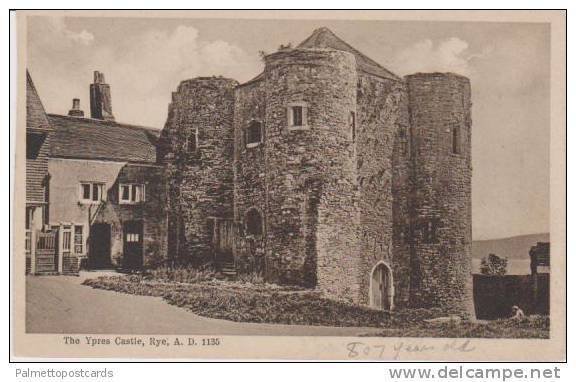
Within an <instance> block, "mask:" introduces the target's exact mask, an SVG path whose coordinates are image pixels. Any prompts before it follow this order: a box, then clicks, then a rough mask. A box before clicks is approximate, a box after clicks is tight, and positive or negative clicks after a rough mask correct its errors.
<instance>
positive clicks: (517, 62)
mask: <svg viewBox="0 0 576 382" xmlns="http://www.w3.org/2000/svg"><path fill="white" fill-rule="evenodd" d="M322 26H325V27H328V28H330V29H331V30H332V31H333V32H334V33H335V34H336V35H338V36H339V37H340V38H342V39H343V40H344V41H346V42H348V43H349V44H351V45H352V46H354V47H355V48H356V49H358V50H359V51H361V52H363V53H364V54H366V55H367V56H369V57H370V58H372V59H374V60H375V61H377V62H378V63H380V64H381V65H382V66H384V67H385V68H387V69H389V70H391V71H393V72H394V73H396V74H398V75H401V76H403V75H406V74H411V73H415V72H432V71H441V72H455V73H459V74H462V75H465V76H468V77H469V78H470V81H471V84H472V102H473V106H472V165H473V176H472V219H473V221H472V233H473V238H474V240H481V239H490V238H500V237H509V236H514V235H522V234H530V233H541V232H549V175H550V174H549V154H550V153H549V144H550V121H549V115H550V106H549V104H550V29H549V25H548V24H543V23H487V22H428V21H340V20H338V21H330V20H278V19H275V20H248V19H225V20H224V19H222V20H216V19H191V18H181V19H174V18H172V19H156V18H110V17H105V18H87V17H66V18H63V17H46V16H35V17H29V19H28V57H27V60H28V62H27V66H28V69H29V70H30V73H31V75H32V78H33V80H34V83H35V85H36V88H37V89H38V92H39V94H40V97H41V99H42V102H43V104H44V107H45V108H46V110H47V111H48V112H49V113H56V114H67V112H68V110H69V109H70V107H71V105H72V99H73V98H80V100H81V101H80V102H81V108H82V109H83V110H84V112H85V114H86V115H87V116H88V115H89V108H90V107H89V84H90V83H91V82H92V79H93V72H94V71H95V70H99V71H101V72H103V73H104V74H105V77H106V82H107V83H109V84H110V86H111V93H112V110H113V113H114V116H115V117H116V120H117V121H119V122H124V123H131V124H139V125H144V126H151V127H156V128H162V127H163V125H164V122H165V120H166V117H167V110H168V103H169V102H170V97H171V92H172V91H175V90H176V88H177V86H178V84H179V83H180V81H182V80H185V79H189V78H193V77H196V76H210V75H223V76H225V77H230V78H234V79H236V80H238V81H240V82H244V81H247V80H249V79H251V78H252V77H254V76H256V75H257V74H258V73H260V72H261V71H262V69H263V63H262V61H261V59H260V55H259V52H261V51H263V52H267V53H272V52H274V51H276V49H277V48H278V47H279V46H280V45H281V44H284V45H285V44H287V43H292V44H293V45H297V44H298V43H300V42H301V41H302V40H304V39H305V38H306V37H308V36H309V35H310V34H311V33H312V32H313V31H314V29H316V28H319V27H322Z"/></svg>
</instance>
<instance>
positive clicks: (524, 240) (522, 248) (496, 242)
mask: <svg viewBox="0 0 576 382" xmlns="http://www.w3.org/2000/svg"><path fill="white" fill-rule="evenodd" d="M538 241H550V234H549V233H537V234H532V235H522V236H514V237H508V238H505V239H491V240H477V241H473V242H472V257H473V258H475V259H481V258H483V257H484V256H486V255H488V254H490V253H494V254H496V255H498V256H500V257H507V258H508V259H520V260H529V259H530V257H529V256H528V251H530V247H532V246H533V245H536V243H537V242H538Z"/></svg>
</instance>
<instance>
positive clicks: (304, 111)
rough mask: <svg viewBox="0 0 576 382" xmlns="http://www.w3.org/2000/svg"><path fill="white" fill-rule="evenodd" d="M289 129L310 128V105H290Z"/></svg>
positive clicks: (301, 103)
mask: <svg viewBox="0 0 576 382" xmlns="http://www.w3.org/2000/svg"><path fill="white" fill-rule="evenodd" d="M287 114H288V128H289V129H294V130H298V129H306V128H307V127H308V104H307V103H306V102H292V103H290V104H288V109H287Z"/></svg>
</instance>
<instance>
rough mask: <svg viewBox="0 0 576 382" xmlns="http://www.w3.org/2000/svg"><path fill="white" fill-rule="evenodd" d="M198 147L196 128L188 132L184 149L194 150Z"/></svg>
mask: <svg viewBox="0 0 576 382" xmlns="http://www.w3.org/2000/svg"><path fill="white" fill-rule="evenodd" d="M197 148H198V128H196V129H195V130H194V131H192V132H190V135H188V137H187V138H186V150H188V152H194V151H196V149H197Z"/></svg>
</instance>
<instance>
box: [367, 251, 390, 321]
mask: <svg viewBox="0 0 576 382" xmlns="http://www.w3.org/2000/svg"><path fill="white" fill-rule="evenodd" d="M370 306H371V307H373V308H375V309H380V310H392V309H393V308H394V279H393V278H392V269H390V266H388V264H386V263H385V262H383V261H380V262H379V263H378V264H376V265H375V266H374V268H372V273H371V275H370Z"/></svg>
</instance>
